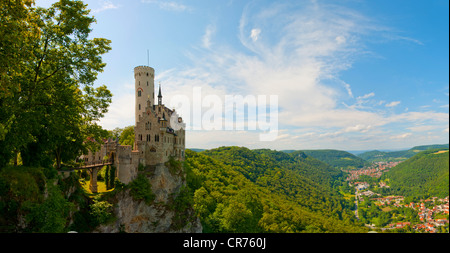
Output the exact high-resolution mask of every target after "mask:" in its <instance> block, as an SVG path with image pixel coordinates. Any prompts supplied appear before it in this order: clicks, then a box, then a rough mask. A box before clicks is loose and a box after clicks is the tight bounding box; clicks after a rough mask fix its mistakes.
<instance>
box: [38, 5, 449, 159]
mask: <svg viewBox="0 0 450 253" xmlns="http://www.w3.org/2000/svg"><path fill="white" fill-rule="evenodd" d="M52 2H54V1H50V0H37V1H36V4H37V5H38V6H42V7H48V6H49V5H50V4H51V3H52ZM84 2H85V3H86V4H88V8H89V9H91V15H93V16H94V17H95V18H96V20H97V22H96V23H95V24H94V25H93V26H92V29H93V31H92V33H91V35H90V36H91V37H92V38H95V37H102V38H107V39H110V40H111V41H112V44H111V46H112V50H111V51H110V52H108V53H107V54H105V55H104V56H103V61H104V62H105V63H106V64H107V65H106V67H105V69H104V72H102V73H100V74H99V75H98V80H97V81H96V82H95V85H103V84H105V85H107V86H108V88H109V89H110V90H111V92H112V93H113V95H114V96H113V101H112V103H111V105H110V108H109V112H108V113H107V114H106V115H105V117H104V118H103V119H102V120H101V121H100V122H99V124H100V125H101V126H103V127H104V128H106V129H114V128H116V127H121V128H123V127H126V126H129V125H133V124H134V108H135V107H134V106H135V99H134V96H135V95H134V94H135V91H134V88H135V87H134V76H133V69H134V67H136V66H140V65H150V66H151V67H152V68H154V69H155V75H156V76H155V89H157V88H158V85H157V84H158V83H159V82H161V87H162V93H163V102H164V103H165V104H167V105H169V102H170V101H172V100H171V99H173V98H174V97H176V96H177V95H185V96H188V97H190V98H191V99H193V93H194V91H193V88H194V87H197V88H198V87H199V88H201V92H202V96H203V97H204V96H207V95H208V94H213V95H214V96H216V97H217V98H220V99H223V98H225V96H226V95H242V96H254V97H256V96H258V95H266V96H267V97H269V96H270V95H275V96H277V98H278V103H277V109H278V115H277V116H278V117H277V119H278V121H277V130H278V131H277V135H276V138H275V139H274V140H271V141H261V139H260V135H261V131H258V130H249V129H244V130H233V131H230V130H228V131H226V130H223V129H222V130H217V129H216V130H205V129H201V130H188V131H187V137H186V147H187V148H205V149H210V148H216V147H220V146H231V145H233V146H245V147H248V148H252V149H253V148H270V149H276V150H286V149H339V150H372V149H379V150H396V149H405V148H411V147H413V146H416V145H427V144H443V143H448V142H449V72H448V71H449V70H448V69H449V51H448V50H449V27H448V26H449V2H448V1H447V0H432V1H418V0H411V1H401V0H377V1H369V0H342V1H320V0H296V1H287V0H282V1H281V0H280V1H267V0H258V1H256V0H255V1H247V0H239V1H237V0H234V1H233V0H195V1H194V0H191V1H188V0H168V1H161V0H126V1H125V0H86V1H84ZM147 52H148V53H149V54H148V55H147ZM203 97H202V98H203ZM267 101H268V100H267ZM203 105H204V106H205V100H203ZM206 105H207V104H206ZM185 109H186V108H185ZM207 110H208V107H207V106H206V107H204V108H203V112H205V111H207ZM180 112H181V116H185V117H184V119H185V121H187V123H188V124H189V121H190V120H191V119H192V118H191V117H186V114H185V115H183V110H181V111H180ZM191 116H192V115H191ZM214 119H215V118H214ZM192 120H193V119H192ZM223 120H224V121H226V119H223ZM224 124H227V122H224Z"/></svg>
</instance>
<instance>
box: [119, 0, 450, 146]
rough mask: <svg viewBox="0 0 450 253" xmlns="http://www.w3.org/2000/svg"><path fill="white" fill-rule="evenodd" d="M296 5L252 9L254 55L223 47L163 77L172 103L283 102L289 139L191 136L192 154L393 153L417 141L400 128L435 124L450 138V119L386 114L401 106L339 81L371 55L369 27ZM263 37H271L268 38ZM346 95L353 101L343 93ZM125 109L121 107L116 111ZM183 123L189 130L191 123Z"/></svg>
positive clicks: (209, 30) (248, 25)
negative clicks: (234, 148)
mask: <svg viewBox="0 0 450 253" xmlns="http://www.w3.org/2000/svg"><path fill="white" fill-rule="evenodd" d="M143 2H148V3H157V4H159V3H160V1H155V0H145V1H144V0H143ZM289 5H290V4H286V5H283V4H275V5H273V6H271V8H270V9H262V10H258V9H257V8H256V9H255V8H246V9H245V11H244V13H243V15H242V16H241V20H240V25H239V39H240V42H241V44H242V46H244V48H245V49H246V50H237V49H233V48H230V46H229V45H220V44H218V43H217V42H215V44H214V49H215V50H203V51H200V52H197V51H195V52H190V53H188V54H187V56H188V57H190V59H191V61H192V64H191V67H188V68H185V69H172V70H168V71H164V72H163V73H161V74H158V75H157V79H159V80H161V81H162V85H163V93H164V94H163V95H164V101H166V103H168V102H169V101H170V99H171V97H173V96H175V95H177V94H184V95H187V96H190V95H191V94H192V87H201V88H202V93H203V94H204V95H207V94H214V95H217V96H219V97H221V98H224V96H225V95H227V94H231V95H235V94H241V95H243V96H245V95H249V94H250V95H278V97H279V99H278V101H279V109H280V111H279V122H280V124H281V125H282V126H280V127H281V128H282V130H287V129H289V131H287V132H282V134H279V136H278V137H279V138H278V140H277V141H276V142H272V143H270V144H269V143H261V142H259V140H258V136H259V135H258V134H257V133H255V132H251V131H243V132H237V131H190V132H189V134H188V135H187V136H188V137H187V138H188V139H187V141H188V143H187V144H188V147H198V148H212V147H217V146H220V145H244V146H247V147H251V148H257V147H264V145H270V147H271V148H279V149H287V148H286V147H292V148H300V147H303V148H340V149H342V148H345V147H350V146H351V147H353V148H355V149H356V148H361V149H365V148H368V147H369V146H370V147H371V148H380V146H378V147H377V146H376V145H388V146H383V147H389V144H387V143H386V142H385V141H386V140H391V141H392V142H394V141H398V142H400V140H410V139H413V138H410V139H408V137H411V136H412V133H402V134H397V135H393V134H392V133H391V132H390V129H393V128H398V127H399V126H400V128H403V129H401V130H398V129H396V131H394V132H396V133H398V132H399V131H400V133H401V131H405V129H408V127H410V128H411V129H409V130H410V131H412V132H418V131H419V130H421V129H420V128H419V127H416V128H412V127H411V126H414V124H416V123H421V122H425V121H427V123H429V122H432V123H433V126H434V125H436V126H437V128H436V129H438V127H441V126H442V127H441V128H439V129H443V128H444V127H445V126H447V132H448V113H436V112H432V111H430V112H423V113H422V112H405V113H401V114H395V113H393V112H392V110H388V109H387V108H386V107H395V106H397V105H398V104H400V101H394V102H391V103H386V102H385V101H382V100H381V101H376V100H375V99H374V97H375V93H374V92H370V93H367V94H363V95H360V94H354V93H353V91H352V89H351V86H350V85H349V84H348V83H346V82H345V80H341V79H340V78H339V76H340V75H339V73H340V72H341V71H344V70H346V69H348V68H351V66H352V63H353V61H354V60H355V56H356V55H357V54H358V52H360V51H364V50H365V49H364V46H362V45H361V42H360V37H361V36H364V35H365V34H367V33H372V32H374V30H376V29H375V28H374V27H375V26H374V25H373V24H368V23H370V21H368V19H366V18H365V17H362V16H361V15H360V14H358V13H356V12H354V11H352V10H348V9H344V8H341V7H336V6H334V5H321V4H320V3H317V4H314V5H310V6H307V5H305V6H302V7H301V8H289ZM160 7H161V8H162V6H160ZM181 9H182V8H181ZM254 11H256V12H254ZM262 30H264V34H267V36H263V37H261V31H262ZM216 32H218V31H216V27H215V26H213V25H209V26H207V27H206V29H205V33H204V35H203V36H202V37H201V46H203V47H204V48H208V49H210V48H211V46H212V45H213V44H212V37H213V35H215V33H216ZM255 42H258V43H255ZM343 89H345V91H346V93H345V96H343V94H342V93H343V92H340V91H342V90H343ZM358 95H359V96H358ZM355 97H356V98H355ZM343 99H349V100H351V102H350V103H353V105H351V106H347V107H346V108H342V103H343V102H342V100H343ZM346 102H347V101H346ZM133 105H134V103H133ZM119 109H120V108H119V107H118V106H115V107H114V109H113V110H117V111H119ZM132 111H134V109H132ZM119 113H120V111H119ZM181 116H183V115H181ZM191 116H192V115H191ZM183 118H184V119H186V121H188V122H187V123H189V120H190V119H188V118H187V117H185V116H183ZM225 124H227V122H226V123H225ZM295 130H299V131H300V132H298V133H297V132H295V133H294V131H295ZM430 130H434V129H430ZM386 132H389V133H386ZM440 132H441V133H442V130H440ZM415 137H416V136H415ZM400 144H401V145H405V144H404V142H403V143H400ZM400 144H399V145H400ZM266 147H267V146H266ZM402 148H403V147H402Z"/></svg>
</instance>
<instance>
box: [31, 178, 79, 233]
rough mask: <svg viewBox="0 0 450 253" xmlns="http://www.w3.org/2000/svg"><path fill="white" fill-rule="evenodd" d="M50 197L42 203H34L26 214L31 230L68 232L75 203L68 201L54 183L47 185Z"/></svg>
mask: <svg viewBox="0 0 450 253" xmlns="http://www.w3.org/2000/svg"><path fill="white" fill-rule="evenodd" d="M47 190H48V197H47V198H46V199H45V201H44V202H43V203H41V204H36V203H33V204H31V206H30V207H29V209H30V213H29V214H28V215H27V216H26V218H27V223H28V224H29V226H30V227H31V232H39V233H63V232H66V224H67V223H68V219H67V218H68V216H69V211H70V210H71V209H73V207H74V205H73V204H72V203H70V202H68V201H67V200H66V199H65V198H64V196H63V194H62V192H61V191H60V190H59V188H58V187H57V186H55V185H53V184H48V185H47Z"/></svg>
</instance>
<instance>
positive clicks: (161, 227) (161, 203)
mask: <svg viewBox="0 0 450 253" xmlns="http://www.w3.org/2000/svg"><path fill="white" fill-rule="evenodd" d="M139 174H142V175H145V177H146V179H147V180H148V181H149V183H150V184H151V191H152V193H153V194H154V200H153V201H152V202H151V203H148V202H147V201H144V200H136V199H135V198H133V196H132V194H130V191H131V190H130V189H125V190H123V191H120V192H118V193H116V194H115V195H114V196H113V197H112V198H111V200H110V202H111V203H113V206H114V207H113V212H114V216H115V217H116V219H115V221H114V222H110V223H108V224H104V225H100V226H99V227H97V229H96V230H95V231H94V232H100V233H117V232H127V233H201V231H202V225H201V223H200V219H199V218H198V217H196V215H195V213H194V211H193V210H192V207H182V208H180V207H179V206H180V205H178V203H177V202H179V201H182V200H181V199H180V195H181V194H182V193H183V190H184V189H185V188H184V187H185V180H184V178H185V176H184V173H183V170H182V169H181V168H178V169H177V168H176V166H175V167H174V166H171V165H170V164H169V163H166V164H159V165H156V166H148V167H146V168H145V169H143V170H141V171H139Z"/></svg>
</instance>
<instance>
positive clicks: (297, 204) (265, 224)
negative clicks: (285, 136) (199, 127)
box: [185, 147, 366, 232]
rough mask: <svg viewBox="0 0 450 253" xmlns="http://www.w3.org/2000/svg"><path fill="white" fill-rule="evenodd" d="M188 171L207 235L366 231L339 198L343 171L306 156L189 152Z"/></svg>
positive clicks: (245, 151) (230, 149)
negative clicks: (222, 233) (210, 233)
mask: <svg viewBox="0 0 450 253" xmlns="http://www.w3.org/2000/svg"><path fill="white" fill-rule="evenodd" d="M186 155H187V156H186V162H185V169H186V171H187V182H188V186H189V188H190V190H191V191H192V192H194V197H193V202H194V209H195V210H196V211H197V212H198V214H199V216H200V218H201V221H202V225H203V227H204V232H364V231H366V229H365V228H363V227H360V225H358V224H356V222H355V217H354V215H353V213H352V212H351V207H353V203H351V202H349V201H346V200H344V199H343V198H342V196H340V195H339V194H338V193H337V190H336V189H338V188H339V187H340V186H341V185H342V182H343V181H342V178H343V175H342V172H340V171H339V170H336V169H334V168H332V167H330V166H329V165H327V164H325V163H322V162H320V161H318V160H316V159H314V158H311V157H308V156H306V155H305V154H303V153H295V154H286V153H283V152H277V151H271V150H249V149H247V148H239V147H222V148H218V149H213V150H206V151H204V152H201V153H196V152H193V151H190V150H187V153H186Z"/></svg>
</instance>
